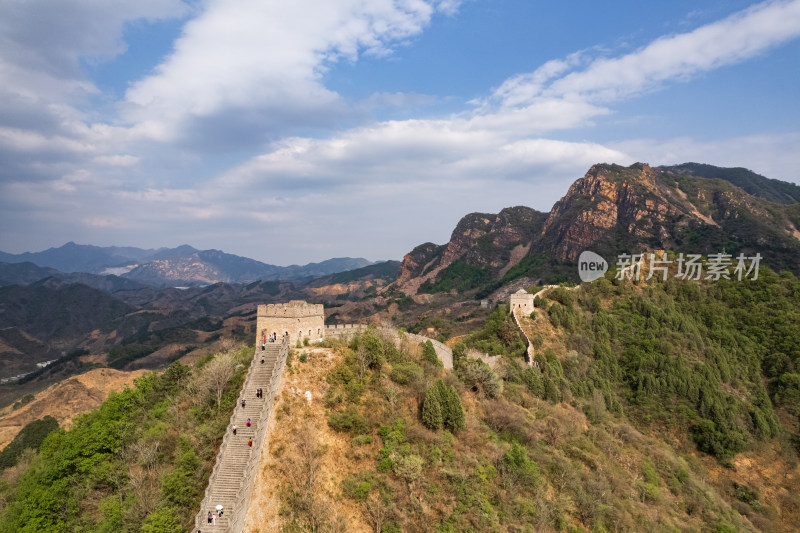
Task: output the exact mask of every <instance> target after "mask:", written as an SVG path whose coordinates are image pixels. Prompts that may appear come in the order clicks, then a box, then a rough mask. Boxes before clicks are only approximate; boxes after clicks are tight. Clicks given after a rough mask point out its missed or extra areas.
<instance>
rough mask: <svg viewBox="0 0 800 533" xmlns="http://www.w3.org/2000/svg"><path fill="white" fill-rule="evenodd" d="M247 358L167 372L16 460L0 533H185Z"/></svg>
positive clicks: (2, 485) (222, 357)
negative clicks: (2, 532) (90, 532)
mask: <svg viewBox="0 0 800 533" xmlns="http://www.w3.org/2000/svg"><path fill="white" fill-rule="evenodd" d="M252 353H253V352H252V348H250V349H247V348H245V349H243V350H239V351H231V350H228V351H226V352H225V353H221V354H218V355H216V356H208V357H206V358H204V359H201V360H200V361H199V362H198V363H197V364H196V365H195V366H193V367H188V366H184V365H181V364H180V363H177V362H176V363H173V364H172V365H170V366H169V368H168V369H167V370H166V371H165V372H164V373H162V374H160V375H159V374H156V373H151V374H148V375H146V376H144V377H142V378H140V379H138V380H137V381H136V387H135V388H133V389H125V390H124V391H123V392H120V393H118V394H112V395H111V396H110V397H109V399H108V400H107V401H106V402H105V403H104V404H103V405H102V406H101V407H100V408H99V409H97V410H96V411H93V412H92V413H89V414H87V415H84V416H82V417H80V418H78V419H77V420H76V421H75V423H74V425H73V427H72V428H71V429H70V430H69V431H64V430H63V429H56V430H54V431H52V432H51V433H50V434H49V435H48V436H47V438H46V439H44V442H43V443H41V448H40V451H39V452H38V453H36V452H31V451H28V452H25V453H22V454H16V455H18V457H19V458H18V459H17V461H18V462H17V464H16V466H14V467H12V468H9V469H7V470H6V471H5V473H4V476H3V478H2V481H0V509H2V510H1V511H0V531H14V532H30V533H33V532H36V533H45V532H64V533H67V532H74V531H86V532H89V531H93V532H108V533H121V532H138V531H141V532H147V533H155V532H181V531H189V530H190V529H191V527H192V525H193V519H194V515H195V513H196V512H197V509H198V508H199V505H200V500H201V497H202V493H203V490H204V489H205V486H206V481H207V479H208V475H209V473H210V472H211V468H212V466H213V460H214V458H215V456H216V453H217V449H218V447H219V443H220V441H221V438H222V434H223V432H224V431H225V427H226V426H227V424H228V420H229V419H230V413H231V411H232V409H233V406H234V403H235V402H236V398H237V396H238V394H239V389H240V387H241V384H242V382H243V379H244V373H245V371H246V364H249V362H250V359H251V358H252ZM39 442H41V439H40V440H39ZM37 444H38V443H37Z"/></svg>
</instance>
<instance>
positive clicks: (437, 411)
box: [422, 382, 443, 430]
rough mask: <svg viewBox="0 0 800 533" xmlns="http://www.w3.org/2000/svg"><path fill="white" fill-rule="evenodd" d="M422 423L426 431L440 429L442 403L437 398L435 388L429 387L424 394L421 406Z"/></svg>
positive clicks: (437, 391)
mask: <svg viewBox="0 0 800 533" xmlns="http://www.w3.org/2000/svg"><path fill="white" fill-rule="evenodd" d="M440 383H441V382H440ZM422 423H423V424H424V425H425V427H427V428H428V429H434V430H435V429H441V428H442V424H443V416H442V403H441V398H440V397H439V388H438V387H436V386H433V387H431V388H430V389H428V392H426V393H425V400H424V402H423V404H422Z"/></svg>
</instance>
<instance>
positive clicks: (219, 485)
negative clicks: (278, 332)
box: [196, 343, 283, 532]
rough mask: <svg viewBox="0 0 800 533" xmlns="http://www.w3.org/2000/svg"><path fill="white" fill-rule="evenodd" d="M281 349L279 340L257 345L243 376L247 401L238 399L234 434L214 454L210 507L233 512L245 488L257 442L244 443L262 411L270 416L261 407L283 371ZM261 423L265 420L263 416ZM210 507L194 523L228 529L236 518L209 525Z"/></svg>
mask: <svg viewBox="0 0 800 533" xmlns="http://www.w3.org/2000/svg"><path fill="white" fill-rule="evenodd" d="M280 350H281V345H280V343H272V344H268V345H267V347H266V350H263V351H262V350H260V349H259V347H258V346H256V352H255V354H254V357H253V359H252V360H251V363H250V368H249V369H248V373H249V375H248V376H247V378H246V381H247V387H246V388H244V389H243V390H242V392H241V393H240V398H244V399H245V400H246V403H245V406H244V407H242V406H241V402H240V401H239V400H237V402H236V405H235V407H234V410H233V413H232V414H231V423H233V424H236V429H237V432H236V436H233V435H228V436H227V439H228V440H227V444H226V446H227V447H226V449H225V453H224V454H223V455H220V456H219V457H217V462H218V463H219V464H218V465H217V466H216V471H217V475H216V476H215V477H214V479H213V482H212V483H211V485H210V486H209V487H208V491H207V494H208V500H207V503H208V504H209V505H210V506H211V507H212V508H213V507H215V506H216V505H218V504H221V505H223V506H225V507H226V509H227V511H228V513H232V512H233V511H232V506H233V505H234V504H235V502H236V499H237V496H239V494H240V493H241V491H242V489H243V488H244V487H243V485H244V484H245V480H246V477H247V469H248V467H249V466H250V463H251V459H252V457H253V451H254V448H255V446H256V445H257V444H256V443H255V442H254V443H253V444H254V446H253V447H250V446H248V445H247V441H248V439H251V438H252V439H254V440H255V438H256V433H257V431H258V428H259V427H260V424H261V422H262V414H264V415H266V416H267V417H268V416H269V415H268V413H265V412H264V409H265V407H266V405H267V401H271V400H272V397H271V393H270V391H271V390H273V387H274V386H276V385H277V382H278V381H279V380H280V373H281V372H282V370H283V369H282V367H281V366H280V365H279V359H278V358H279V356H280ZM262 355H263V356H264V363H263V364H262V363H261V356H262ZM258 389H261V390H262V391H263V392H264V395H263V397H261V398H257V397H256V391H257V390H258ZM248 418H249V419H250V421H251V425H250V427H247V426H246V423H245V421H246V420H247V419H248ZM264 422H265V423H266V422H267V419H266V418H265V420H264ZM228 431H230V430H228ZM209 510H210V509H205V510H202V511H200V513H199V514H198V515H197V516H196V521H197V526H198V527H199V528H200V529H201V530H202V531H203V532H208V531H213V532H216V531H227V530H228V525H229V523H230V522H229V521H230V520H232V519H233V518H235V516H236V515H235V514H228V515H226V516H224V517H223V518H220V519H218V520H217V524H216V525H215V526H209V525H208V524H207V521H206V515H207V513H208V511H209ZM212 510H213V509H212Z"/></svg>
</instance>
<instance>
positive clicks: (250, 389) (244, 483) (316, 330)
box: [195, 287, 552, 533]
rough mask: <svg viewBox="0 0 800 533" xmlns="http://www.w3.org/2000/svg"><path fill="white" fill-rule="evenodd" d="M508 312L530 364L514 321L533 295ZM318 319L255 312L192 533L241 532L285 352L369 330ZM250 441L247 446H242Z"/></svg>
mask: <svg viewBox="0 0 800 533" xmlns="http://www.w3.org/2000/svg"><path fill="white" fill-rule="evenodd" d="M547 288H548V289H549V288H552V287H547ZM509 307H510V310H511V315H512V317H513V320H514V322H515V324H517V327H518V328H519V330H520V332H521V333H522V336H523V339H524V341H525V345H526V347H527V351H526V358H527V362H528V364H531V362H532V361H533V355H534V354H533V346H532V344H531V342H530V339H529V337H528V334H527V332H525V330H524V328H523V326H522V324H521V321H520V317H519V316H518V315H523V316H524V315H525V314H530V313H531V312H532V311H533V309H534V307H533V295H531V294H527V293H525V292H524V291H518V292H517V293H516V294H514V295H512V298H511V301H510V302H509ZM324 317H325V315H324V308H323V306H322V305H321V304H308V303H306V302H304V301H301V300H293V301H291V302H288V303H285V304H269V305H259V306H258V311H257V319H256V346H255V353H254V355H253V360H252V361H251V363H250V368H249V370H248V372H247V377H246V378H245V382H244V385H243V386H242V390H241V392H240V393H239V399H238V401H237V403H236V407H235V408H234V411H233V414H232V415H231V419H230V422H229V423H228V427H227V428H226V430H225V435H224V436H223V438H222V444H221V445H220V449H219V452H218V453H217V459H216V462H215V464H214V469H213V471H212V473H211V477H210V478H209V481H208V486H207V488H206V491H205V495H204V497H203V501H202V504H201V508H200V512H199V513H198V514H197V516H196V517H195V526H196V528H197V530H198V531H204V532H206V533H208V532H211V533H216V532H226V533H227V532H236V533H238V532H240V531H242V528H243V525H244V521H245V518H246V516H247V509H248V507H249V505H250V499H251V496H252V493H253V481H254V479H255V475H256V469H257V467H258V464H259V462H260V458H261V453H262V450H263V449H264V448H265V446H266V443H267V440H268V435H267V427H268V425H269V423H268V422H269V417H270V414H271V412H272V405H273V402H274V398H275V392H276V390H277V389H278V386H279V384H280V380H281V375H282V373H283V368H284V366H285V364H286V358H287V356H288V353H289V346H291V345H292V344H294V343H296V342H298V341H302V340H303V339H309V340H317V339H324V338H326V337H327V338H340V339H348V338H351V337H353V336H355V335H357V334H360V333H363V332H365V331H367V329H368V328H369V327H370V326H367V325H364V324H332V325H327V326H326V325H325V318H324ZM377 329H378V331H380V332H381V333H383V334H384V335H386V336H388V337H390V338H392V339H394V341H395V342H396V343H398V344H399V343H401V342H402V340H403V339H407V340H410V341H412V342H419V343H426V342H430V343H431V344H432V345H433V348H434V350H435V351H436V356H437V357H438V358H439V360H440V361H441V362H442V364H443V366H444V368H448V369H452V368H453V350H452V349H451V348H449V347H448V346H446V345H445V344H444V343H442V342H439V341H437V340H435V339H430V338H428V337H425V336H423V335H417V334H415V333H406V332H401V331H398V330H397V329H395V328H392V327H388V326H377ZM258 388H261V389H262V390H263V391H264V393H263V397H262V398H259V399H256V394H255V392H256V390H257V389H258ZM242 400H245V401H246V402H249V406H246V404H243V403H242ZM247 419H250V421H251V424H250V426H247V425H246V424H245V420H247ZM234 424H235V425H237V427H238V428H239V430H238V434H237V435H233V426H234ZM250 439H252V440H251V441H250V442H251V443H252V446H250V445H248V444H247V441H248V440H250ZM217 505H222V507H223V513H222V517H219V518H217V519H216V524H209V523H208V513H209V512H211V513H216V507H217Z"/></svg>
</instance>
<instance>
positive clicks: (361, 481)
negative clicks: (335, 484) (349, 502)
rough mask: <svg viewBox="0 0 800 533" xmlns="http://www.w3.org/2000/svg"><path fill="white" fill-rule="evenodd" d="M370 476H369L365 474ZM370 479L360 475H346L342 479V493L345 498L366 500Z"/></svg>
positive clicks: (370, 488) (369, 489) (370, 486)
mask: <svg viewBox="0 0 800 533" xmlns="http://www.w3.org/2000/svg"><path fill="white" fill-rule="evenodd" d="M367 477H369V478H371V476H367ZM370 481H371V479H365V477H364V476H363V475H361V476H358V477H356V476H348V477H346V478H344V480H343V481H342V494H343V495H344V496H345V497H346V498H350V499H353V500H355V501H357V502H365V501H367V497H368V496H369V493H370V491H371V490H372V483H371V482H370Z"/></svg>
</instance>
